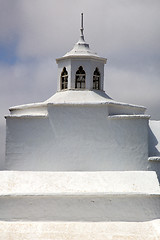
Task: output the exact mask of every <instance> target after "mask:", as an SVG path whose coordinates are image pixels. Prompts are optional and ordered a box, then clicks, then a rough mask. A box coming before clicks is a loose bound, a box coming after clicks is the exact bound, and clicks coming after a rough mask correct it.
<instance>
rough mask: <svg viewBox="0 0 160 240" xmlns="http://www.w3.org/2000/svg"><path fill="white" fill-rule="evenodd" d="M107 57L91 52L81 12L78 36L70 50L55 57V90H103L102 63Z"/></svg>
mask: <svg viewBox="0 0 160 240" xmlns="http://www.w3.org/2000/svg"><path fill="white" fill-rule="evenodd" d="M106 61H107V59H106V58H102V57H99V56H98V55H97V54H96V53H94V52H92V51H91V49H90V47H89V44H88V43H86V42H85V39H84V26H83V13H81V27H80V38H79V41H78V42H77V43H76V44H75V46H74V47H73V49H72V50H71V51H70V52H67V53H66V54H65V55H64V56H63V57H61V58H58V59H56V62H57V64H58V83H57V90H58V91H64V90H103V82H104V64H105V63H106Z"/></svg>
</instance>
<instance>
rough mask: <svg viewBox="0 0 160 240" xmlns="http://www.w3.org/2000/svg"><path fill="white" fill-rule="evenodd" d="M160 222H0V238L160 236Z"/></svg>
mask: <svg viewBox="0 0 160 240" xmlns="http://www.w3.org/2000/svg"><path fill="white" fill-rule="evenodd" d="M159 226H160V221H159V220H154V221H149V222H139V223H138V225H137V223H136V222H0V240H4V239H5V240H13V239H14V240H22V239H23V240H24V239H25V240H37V239H39V240H53V239H54V240H64V239H65V240H84V239H86V240H93V239H94V240H97V239H98V240H159V235H160V229H159ZM4 229H5V231H4Z"/></svg>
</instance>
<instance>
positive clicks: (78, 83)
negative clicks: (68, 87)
mask: <svg viewBox="0 0 160 240" xmlns="http://www.w3.org/2000/svg"><path fill="white" fill-rule="evenodd" d="M85 80H86V73H85V71H84V70H83V67H82V66H80V67H79V68H78V70H77V72H76V79H75V88H85Z"/></svg>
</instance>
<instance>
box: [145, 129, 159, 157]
mask: <svg viewBox="0 0 160 240" xmlns="http://www.w3.org/2000/svg"><path fill="white" fill-rule="evenodd" d="M157 145H158V140H157V138H156V136H155V135H154V133H153V131H152V130H151V128H150V127H149V131H148V147H149V157H152V156H160V151H159V150H158V149H157V147H156V146H157Z"/></svg>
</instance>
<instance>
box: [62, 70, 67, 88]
mask: <svg viewBox="0 0 160 240" xmlns="http://www.w3.org/2000/svg"><path fill="white" fill-rule="evenodd" d="M67 88H68V72H67V70H66V68H65V67H64V68H63V71H62V73H61V89H67Z"/></svg>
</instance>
